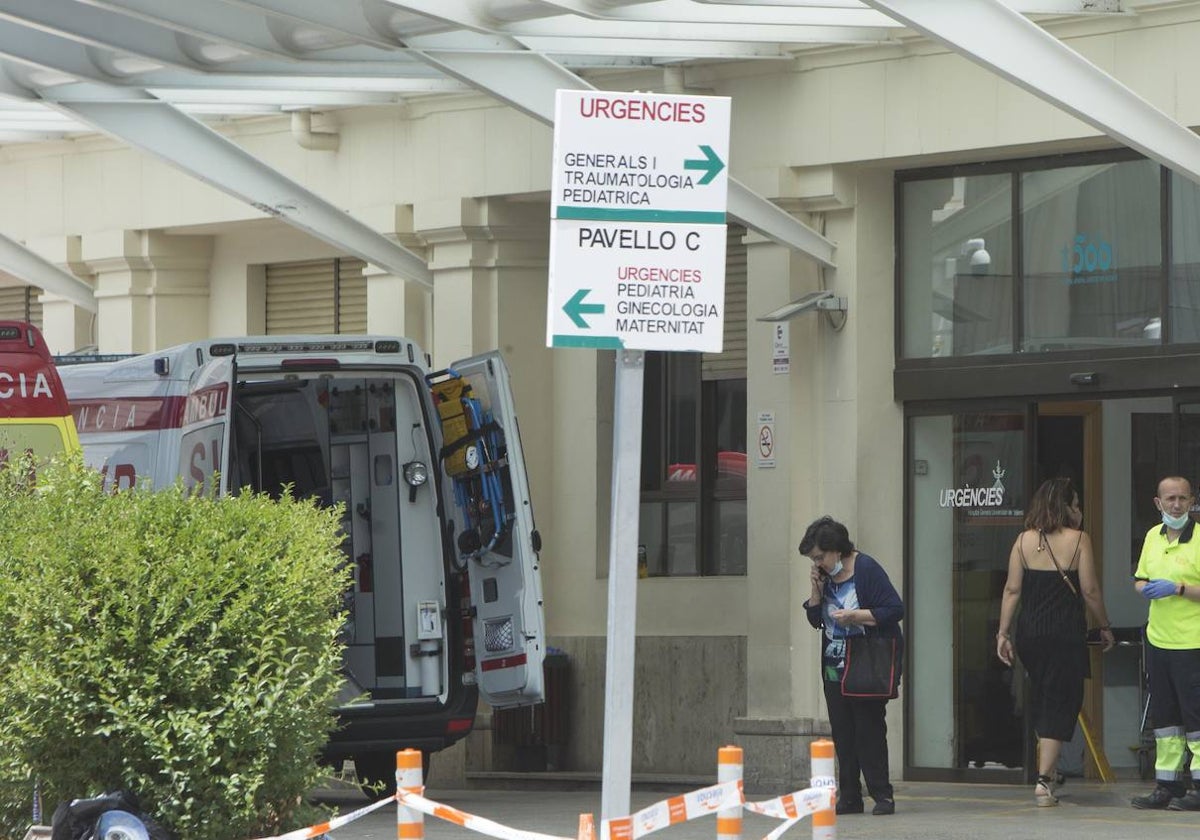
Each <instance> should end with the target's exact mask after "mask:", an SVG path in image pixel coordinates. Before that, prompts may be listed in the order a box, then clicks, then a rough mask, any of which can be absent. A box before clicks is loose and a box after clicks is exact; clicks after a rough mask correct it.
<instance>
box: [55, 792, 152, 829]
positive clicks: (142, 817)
mask: <svg viewBox="0 0 1200 840" xmlns="http://www.w3.org/2000/svg"><path fill="white" fill-rule="evenodd" d="M106 814H107V815H108V816H107V817H106V816H105V815H106ZM50 840H172V838H171V835H170V834H168V833H167V832H166V831H165V830H164V829H163V828H162V827H161V826H160V825H158V823H156V822H155V821H154V820H153V819H151V818H150V817H149V816H148V815H146V814H144V813H142V808H141V805H140V804H139V803H138V799H137V797H136V796H134V795H133V794H132V793H130V792H129V791H125V790H118V791H113V792H111V793H105V794H101V795H100V796H93V797H91V798H90V799H72V800H71V801H70V802H60V803H59V804H58V807H57V808H55V809H54V816H53V817H52V818H51V820H50Z"/></svg>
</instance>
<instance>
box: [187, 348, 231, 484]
mask: <svg viewBox="0 0 1200 840" xmlns="http://www.w3.org/2000/svg"><path fill="white" fill-rule="evenodd" d="M236 376H237V364H236V361H235V357H233V356H220V357H217V358H214V359H210V360H209V361H207V362H205V363H203V364H201V365H200V366H199V367H198V368H196V370H195V372H194V373H193V374H192V376H191V380H190V381H189V383H188V394H187V402H186V403H185V404H184V410H183V424H182V428H181V430H180V431H181V432H182V434H181V437H180V443H179V475H180V476H181V477H182V478H183V485H184V487H186V488H187V489H189V490H190V489H193V488H199V489H200V492H202V493H223V492H225V491H226V490H228V486H227V485H228V483H229V479H228V472H229V471H228V470H227V469H226V466H225V465H226V464H227V463H228V462H229V437H230V418H231V417H232V416H233V386H234V381H235V378H236ZM214 479H215V480H214Z"/></svg>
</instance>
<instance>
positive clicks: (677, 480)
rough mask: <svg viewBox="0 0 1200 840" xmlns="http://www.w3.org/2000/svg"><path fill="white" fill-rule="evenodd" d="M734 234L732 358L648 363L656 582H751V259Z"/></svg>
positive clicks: (726, 354) (728, 352)
mask: <svg viewBox="0 0 1200 840" xmlns="http://www.w3.org/2000/svg"><path fill="white" fill-rule="evenodd" d="M744 234H745V229H743V228H738V227H736V226H732V225H731V226H730V232H729V243H728V246H727V248H726V266H725V334H724V350H723V352H721V353H719V354H697V353H657V352H648V353H646V369H645V382H644V392H643V403H642V405H643V420H642V488H641V489H642V493H641V513H640V517H639V520H640V533H639V538H638V543H639V547H640V548H644V550H645V570H646V573H647V574H648V575H650V576H696V575H744V574H746V250H745V245H743V244H742V236H744Z"/></svg>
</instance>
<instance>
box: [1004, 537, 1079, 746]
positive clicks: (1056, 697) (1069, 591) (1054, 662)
mask: <svg viewBox="0 0 1200 840" xmlns="http://www.w3.org/2000/svg"><path fill="white" fill-rule="evenodd" d="M1080 539H1081V540H1082V535H1080ZM1019 550H1020V549H1019ZM1046 550H1049V547H1048V546H1047V549H1046ZM1078 556H1079V546H1078V545H1076V547H1075V553H1074V554H1073V555H1072V556H1071V559H1070V561H1069V562H1067V563H1061V562H1060V564H1059V565H1060V566H1061V567H1062V569H1063V571H1062V573H1059V572H1058V571H1056V570H1054V569H1050V570H1041V569H1030V568H1029V567H1028V565H1026V563H1025V553H1024V551H1023V550H1022V551H1021V565H1022V566H1023V567H1024V574H1023V576H1022V578H1021V612H1020V614H1019V615H1018V616H1017V633H1016V639H1015V641H1016V646H1017V656H1019V657H1020V658H1021V664H1022V665H1023V666H1024V667H1025V671H1026V672H1027V673H1028V674H1029V680H1030V696H1031V698H1032V699H1031V702H1032V704H1033V708H1032V709H1031V711H1032V717H1033V729H1034V732H1036V733H1037V734H1038V736H1039V737H1042V738H1054V739H1055V740H1059V741H1069V740H1071V738H1072V736H1073V735H1074V734H1075V720H1076V718H1077V717H1078V716H1079V710H1080V709H1081V708H1083V681H1084V679H1085V678H1087V677H1088V676H1090V675H1091V668H1090V665H1089V662H1088V652H1087V618H1086V616H1085V613H1084V604H1083V597H1082V596H1081V595H1080V594H1079V591H1080V590H1079V570H1078V569H1077V568H1075V566H1076V560H1077V558H1078ZM1067 581H1070V586H1068V585H1067ZM1072 587H1073V588H1072Z"/></svg>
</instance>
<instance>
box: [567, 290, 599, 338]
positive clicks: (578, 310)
mask: <svg viewBox="0 0 1200 840" xmlns="http://www.w3.org/2000/svg"><path fill="white" fill-rule="evenodd" d="M590 291H591V289H580V290H579V291H577V292H576V293H575V294H573V295H571V299H570V300H569V301H567V302H566V304H565V305H564V306H563V312H566V313H567V317H568V318H570V319H571V320H572V321H574V322H575V326H577V327H579V329H581V330H586V329H589V327H588V322H587V321H585V320H583V318H582V317H581V316H583V315H600V314H601V313H603V312H604V304H603V303H584V302H583V299H584V298H585V297H587V294H588V292H590Z"/></svg>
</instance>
